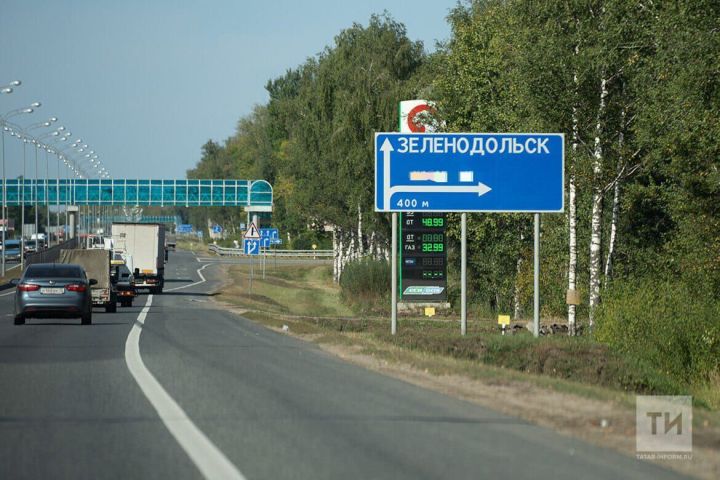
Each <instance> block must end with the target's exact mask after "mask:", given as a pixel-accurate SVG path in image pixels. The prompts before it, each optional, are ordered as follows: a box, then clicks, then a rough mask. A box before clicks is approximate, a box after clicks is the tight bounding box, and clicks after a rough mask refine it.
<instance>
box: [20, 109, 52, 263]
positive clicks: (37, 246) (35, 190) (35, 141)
mask: <svg viewBox="0 0 720 480" xmlns="http://www.w3.org/2000/svg"><path fill="white" fill-rule="evenodd" d="M54 122H57V117H50V118H49V119H48V120H47V121H45V122H40V123H36V124H33V125H29V126H28V127H26V128H25V132H29V131H32V130H36V129H38V128H46V127H49V126H50V125H52V124H53V123H54ZM44 136H46V135H44ZM44 136H43V137H44ZM40 138H42V137H40ZM32 143H33V144H34V145H35V179H34V180H33V201H34V208H35V250H36V251H39V250H40V211H39V207H40V202H39V200H40V199H39V198H38V181H39V179H40V176H39V169H38V150H39V149H40V142H39V139H38V138H33V139H32ZM46 191H47V189H46ZM46 233H47V232H46Z"/></svg>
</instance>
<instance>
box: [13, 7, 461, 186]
mask: <svg viewBox="0 0 720 480" xmlns="http://www.w3.org/2000/svg"><path fill="white" fill-rule="evenodd" d="M455 5H456V0H435V1H433V0H414V1H409V0H393V1H391V0H384V1H378V0H364V1H345V0H338V1H332V0H307V1H291V0H274V1H242V0H236V1H231V0H225V1H214V0H208V1H202V2H199V1H185V0H181V1H177V0H175V1H171V0H144V1H136V0H122V1H117V0H55V1H52V2H48V1H45V0H43V1H39V0H2V1H0V87H2V86H5V85H7V84H8V83H9V82H11V81H12V80H21V81H22V85H21V86H19V87H16V88H15V89H14V92H13V93H11V94H0V115H4V114H6V113H7V112H9V111H11V110H13V109H16V108H21V107H25V106H27V105H29V104H30V103H32V102H34V101H39V102H41V103H42V107H40V108H39V109H37V110H36V111H35V112H34V113H32V114H29V115H18V116H14V117H13V118H12V119H10V121H11V122H15V123H17V124H20V125H22V126H23V127H27V126H30V125H33V124H36V123H39V122H43V121H45V120H47V119H48V118H49V117H51V116H55V117H58V119H59V120H58V122H57V123H56V124H55V125H56V126H60V125H62V126H65V127H66V129H67V130H69V131H70V132H71V133H72V137H70V139H69V141H68V142H65V145H67V144H69V143H71V142H72V141H73V140H74V139H78V138H81V139H82V140H83V142H84V143H87V145H88V146H89V149H92V150H94V151H95V152H96V153H97V154H98V155H99V158H100V160H101V161H102V162H103V164H104V165H105V166H106V167H107V169H108V171H109V172H110V174H111V175H112V177H114V178H131V179H134V178H166V179H171V178H185V172H186V171H187V170H188V169H189V168H192V167H193V166H194V165H195V164H196V163H197V161H198V160H199V159H200V148H201V146H202V145H203V144H204V143H205V142H207V141H208V140H209V139H213V140H215V141H220V142H222V141H224V140H225V139H226V138H228V137H229V136H231V135H232V134H233V133H234V131H235V126H236V124H237V121H238V120H239V119H240V118H241V117H243V116H245V115H247V114H249V113H250V112H251V111H252V108H253V106H254V105H257V104H264V103H265V102H266V101H267V99H268V97H267V92H266V91H265V85H266V83H267V81H268V80H270V79H273V78H276V77H278V76H280V75H282V74H284V73H285V72H286V71H287V70H288V69H290V68H294V67H297V66H298V65H300V64H301V63H303V62H304V61H305V60H306V59H307V58H308V57H312V56H314V55H316V54H317V53H319V52H320V51H322V50H323V49H324V48H325V47H326V46H328V45H332V43H333V39H334V37H335V36H336V35H337V34H338V33H339V32H340V31H341V30H343V29H345V28H348V27H350V26H352V24H353V23H360V24H362V25H367V22H368V19H369V18H370V16H371V15H372V14H373V13H382V12H383V11H387V12H388V13H390V15H391V16H392V17H393V18H394V19H395V20H396V21H399V22H401V23H403V24H405V26H406V27H407V31H408V36H409V37H410V38H411V39H412V40H420V41H422V42H423V43H424V45H425V49H426V50H427V51H433V50H435V46H436V43H437V42H438V41H444V40H446V39H447V38H448V37H449V35H450V28H449V26H448V23H447V20H446V17H447V15H448V13H449V11H450V9H451V8H453V7H454V6H455ZM51 131H52V129H51V128H48V129H44V130H43V129H35V130H33V133H35V134H38V135H42V134H43V133H44V132H51ZM26 155H27V168H28V176H33V174H34V168H35V163H34V160H35V157H34V151H33V149H32V148H28V149H27V151H26ZM22 158H23V148H22V143H21V142H19V141H18V140H17V139H15V138H10V137H8V135H5V159H6V172H7V175H8V177H14V176H17V175H19V174H20V173H21V172H22ZM39 158H40V162H39V163H40V172H41V174H42V173H43V168H44V166H45V165H44V163H45V162H44V156H43V154H42V153H41V155H40V157H39ZM52 162H55V167H54V168H55V169H57V167H56V164H57V162H56V160H55V159H54V158H53V157H51V175H53V170H52V168H53V167H52V165H53V163H52ZM83 166H85V167H88V164H87V163H85V164H83Z"/></svg>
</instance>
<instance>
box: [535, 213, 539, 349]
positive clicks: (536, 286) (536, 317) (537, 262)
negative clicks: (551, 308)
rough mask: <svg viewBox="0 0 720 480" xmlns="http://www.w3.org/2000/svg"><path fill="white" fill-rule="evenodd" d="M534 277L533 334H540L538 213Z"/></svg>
mask: <svg viewBox="0 0 720 480" xmlns="http://www.w3.org/2000/svg"><path fill="white" fill-rule="evenodd" d="M534 243H535V272H534V273H535V278H534V290H535V295H534V299H533V335H535V337H538V336H540V214H539V213H536V214H535V242H534Z"/></svg>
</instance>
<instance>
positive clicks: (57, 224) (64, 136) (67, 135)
mask: <svg viewBox="0 0 720 480" xmlns="http://www.w3.org/2000/svg"><path fill="white" fill-rule="evenodd" d="M58 130H60V129H59V128H58ZM71 136H72V133H70V132H64V133H63V134H62V135H61V136H59V138H57V139H56V140H55V142H58V141H59V142H64V141H66V140H67V139H68V138H70V137H71ZM55 145H56V144H53V145H50V149H49V151H50V153H52V154H53V155H55V156H56V158H57V177H56V178H55V187H56V188H55V191H56V192H57V193H56V196H55V209H56V211H55V235H57V240H58V243H60V196H61V195H60V154H59V153H58V151H57V148H56V146H55ZM46 151H48V150H46ZM49 168H50V167H49V165H48V169H49ZM48 208H49V207H48Z"/></svg>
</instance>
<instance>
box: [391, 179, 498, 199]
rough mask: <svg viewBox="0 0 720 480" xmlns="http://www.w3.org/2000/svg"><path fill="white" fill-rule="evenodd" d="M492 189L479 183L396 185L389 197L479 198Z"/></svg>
mask: <svg viewBox="0 0 720 480" xmlns="http://www.w3.org/2000/svg"><path fill="white" fill-rule="evenodd" d="M490 190H492V188H490V187H488V186H487V185H485V184H484V183H482V182H480V183H478V184H477V185H458V186H452V185H442V186H440V185H428V186H421V185H396V186H394V187H390V196H392V195H394V194H396V193H477V195H478V197H481V196H483V195H485V194H486V193H488V192H489V191H490Z"/></svg>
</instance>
